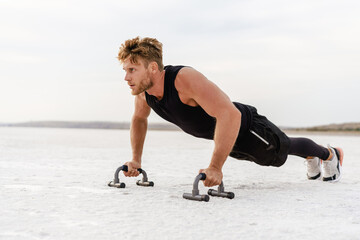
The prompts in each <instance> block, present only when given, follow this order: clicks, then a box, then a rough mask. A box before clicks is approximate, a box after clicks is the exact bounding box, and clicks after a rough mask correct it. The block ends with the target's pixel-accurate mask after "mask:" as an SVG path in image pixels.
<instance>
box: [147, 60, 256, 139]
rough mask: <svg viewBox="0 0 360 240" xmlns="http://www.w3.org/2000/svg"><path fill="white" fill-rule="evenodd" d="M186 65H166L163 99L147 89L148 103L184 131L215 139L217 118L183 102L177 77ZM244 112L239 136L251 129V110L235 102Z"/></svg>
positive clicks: (198, 107)
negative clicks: (159, 98)
mask: <svg viewBox="0 0 360 240" xmlns="http://www.w3.org/2000/svg"><path fill="white" fill-rule="evenodd" d="M183 67H184V66H165V78H164V94H163V97H162V99H161V100H158V99H157V98H156V97H155V96H153V95H149V94H148V93H147V92H146V91H145V96H146V102H147V104H148V105H149V106H150V107H151V108H152V109H153V110H154V111H155V112H156V113H157V114H158V115H159V116H160V117H162V118H163V119H165V120H167V121H169V122H172V123H174V124H175V125H177V126H178V127H180V128H181V129H182V130H183V131H184V132H186V133H188V134H191V135H193V136H195V137H200V138H206V139H213V138H214V132H215V124H216V119H215V118H214V117H212V116H210V115H209V114H207V113H206V112H205V111H204V109H202V108H201V107H200V106H196V107H192V106H189V105H186V104H184V103H182V102H181V100H180V98H179V94H178V91H177V90H176V88H175V83H174V82H175V78H176V75H177V74H178V72H179V71H180V69H181V68H183ZM234 105H235V106H236V107H237V108H238V109H239V110H240V112H241V113H242V121H241V128H240V132H239V136H238V138H239V137H240V136H241V135H242V133H243V132H245V131H246V130H248V129H249V126H248V125H249V123H250V121H248V117H250V114H251V112H250V111H249V110H248V109H247V107H246V105H243V104H240V103H236V102H235V103H234Z"/></svg>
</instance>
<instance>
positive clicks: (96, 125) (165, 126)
mask: <svg viewBox="0 0 360 240" xmlns="http://www.w3.org/2000/svg"><path fill="white" fill-rule="evenodd" d="M0 127H29V128H76V129H119V130H129V129H130V123H129V122H104V121H92V122H79V121H30V122H22V123H0ZM280 128H281V127H280ZM281 129H282V130H283V131H284V132H286V133H288V134H305V133H306V134H312V133H313V134H324V135H326V134H331V135H335V134H336V135H337V134H338V135H360V123H342V124H329V125H323V126H316V127H308V128H295V127H294V128H291V127H287V128H285V127H284V128H281ZM148 130H158V131H161V130H162V131H180V130H181V129H180V128H179V127H177V126H175V125H174V124H171V123H149V125H148Z"/></svg>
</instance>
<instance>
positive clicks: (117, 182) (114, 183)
mask: <svg viewBox="0 0 360 240" xmlns="http://www.w3.org/2000/svg"><path fill="white" fill-rule="evenodd" d="M137 170H138V172H139V173H141V174H142V175H143V178H142V180H138V181H137V182H136V184H137V185H139V186H144V187H153V186H154V182H151V181H148V178H147V174H146V172H145V171H144V170H143V169H141V168H138V169H137ZM120 171H124V172H127V171H128V166H127V165H122V166H121V167H119V168H118V169H116V171H115V174H114V181H111V182H109V183H108V186H109V187H116V188H125V186H126V185H125V183H123V182H120V180H119V173H120Z"/></svg>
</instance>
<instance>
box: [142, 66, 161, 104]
mask: <svg viewBox="0 0 360 240" xmlns="http://www.w3.org/2000/svg"><path fill="white" fill-rule="evenodd" d="M164 79H165V70H163V71H161V72H158V73H157V74H155V75H154V76H153V79H152V83H153V86H152V87H151V88H150V89H148V90H146V92H147V93H148V94H149V95H153V96H155V97H156V98H157V99H158V100H161V99H162V98H163V96H164V81H165V80H164Z"/></svg>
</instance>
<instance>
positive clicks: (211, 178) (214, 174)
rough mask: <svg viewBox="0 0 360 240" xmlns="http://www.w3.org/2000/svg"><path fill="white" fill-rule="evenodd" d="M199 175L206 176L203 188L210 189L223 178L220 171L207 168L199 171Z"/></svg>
mask: <svg viewBox="0 0 360 240" xmlns="http://www.w3.org/2000/svg"><path fill="white" fill-rule="evenodd" d="M199 173H205V174H206V179H205V180H204V181H203V182H204V186H205V187H212V186H216V185H220V184H221V181H222V178H223V174H222V172H221V170H219V169H217V168H213V167H208V168H206V169H200V170H199Z"/></svg>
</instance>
